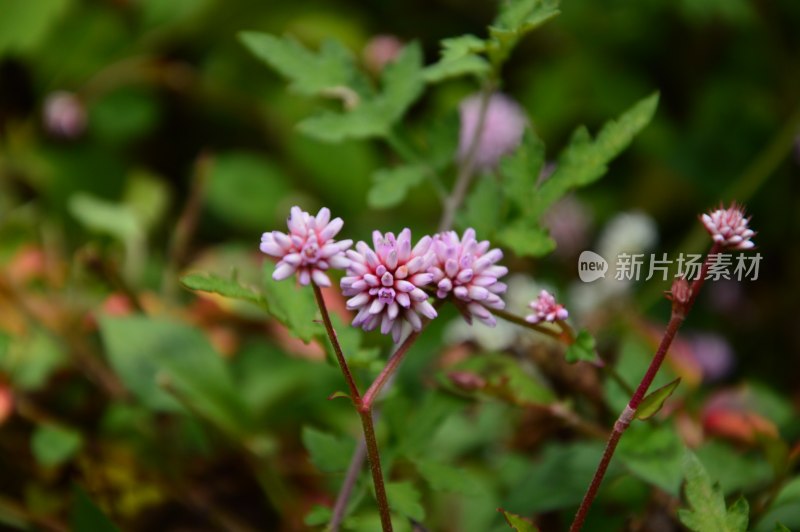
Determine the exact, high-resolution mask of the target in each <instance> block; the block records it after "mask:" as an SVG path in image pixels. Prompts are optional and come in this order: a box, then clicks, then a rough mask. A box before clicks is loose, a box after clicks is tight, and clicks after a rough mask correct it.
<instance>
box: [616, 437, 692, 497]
mask: <svg viewBox="0 0 800 532" xmlns="http://www.w3.org/2000/svg"><path fill="white" fill-rule="evenodd" d="M684 450H685V447H684V445H683V442H682V441H681V439H680V437H679V436H678V433H677V432H676V431H675V429H674V427H673V426H672V425H670V424H666V423H665V424H663V425H654V424H644V423H639V424H636V425H634V426H631V427H630V428H629V429H628V430H627V432H625V437H624V438H622V440H621V441H620V443H619V450H618V452H617V454H618V455H619V460H620V463H622V464H623V465H624V466H625V468H626V469H628V470H629V471H630V472H631V474H633V475H634V476H636V477H637V478H640V479H642V480H644V481H645V482H647V483H648V484H652V485H654V486H658V487H659V488H661V489H662V490H664V491H666V492H667V493H670V494H672V495H675V496H677V495H678V494H679V491H680V486H681V480H682V479H683V475H682V473H681V465H682V463H683V458H684Z"/></svg>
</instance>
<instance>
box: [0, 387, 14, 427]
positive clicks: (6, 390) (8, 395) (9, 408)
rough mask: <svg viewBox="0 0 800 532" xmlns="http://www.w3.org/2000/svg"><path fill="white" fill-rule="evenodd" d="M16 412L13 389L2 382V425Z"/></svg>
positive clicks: (0, 414)
mask: <svg viewBox="0 0 800 532" xmlns="http://www.w3.org/2000/svg"><path fill="white" fill-rule="evenodd" d="M13 411H14V395H13V394H12V392H11V387H10V386H8V385H7V384H4V383H3V382H2V381H1V380H0V425H2V424H3V423H5V421H6V420H7V419H8V418H9V417H10V416H11V414H12V412H13Z"/></svg>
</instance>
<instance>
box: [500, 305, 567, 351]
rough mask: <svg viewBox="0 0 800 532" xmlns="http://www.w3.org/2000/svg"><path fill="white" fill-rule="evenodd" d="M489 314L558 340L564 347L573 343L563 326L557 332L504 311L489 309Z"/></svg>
mask: <svg viewBox="0 0 800 532" xmlns="http://www.w3.org/2000/svg"><path fill="white" fill-rule="evenodd" d="M489 312H491V313H492V314H494V315H495V316H497V317H498V318H500V319H503V320H505V321H507V322H510V323H514V324H516V325H519V326H520V327H525V328H526V329H530V330H532V331H536V332H538V333H541V334H544V335H547V336H549V337H551V338H554V339H556V340H558V341H559V342H563V343H564V344H566V345H570V344H572V343H573V342H574V341H575V338H574V335H572V334H571V333H570V332H567V331H568V330H567V329H564V327H563V326H562V327H561V331H560V332H559V331H557V330H555V329H552V328H550V327H547V326H545V325H541V324H538V323H531V322H529V321H525V318H523V317H522V316H517V315H516V314H512V313H511V312H508V311H505V310H498V309H489ZM565 325H566V324H565ZM567 327H569V326H567ZM570 331H571V329H570Z"/></svg>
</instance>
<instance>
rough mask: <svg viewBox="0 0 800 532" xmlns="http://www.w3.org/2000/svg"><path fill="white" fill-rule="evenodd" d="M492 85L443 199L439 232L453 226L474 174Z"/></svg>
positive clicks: (487, 86)
mask: <svg viewBox="0 0 800 532" xmlns="http://www.w3.org/2000/svg"><path fill="white" fill-rule="evenodd" d="M492 90H493V87H492V84H491V83H486V85H485V86H484V88H483V93H482V94H481V106H480V110H479V111H478V124H477V126H476V127H475V132H474V133H473V135H472V139H471V140H470V143H469V147H468V148H467V153H466V154H465V156H464V159H463V160H462V161H461V164H460V165H459V167H458V175H457V176H456V183H455V185H454V186H453V192H452V194H450V196H448V197H447V198H445V201H444V209H443V211H442V219H441V221H440V222H439V231H440V232H441V231H447V230H449V229H450V228H451V227H452V226H453V221H454V220H455V217H456V211H458V208H459V207H460V206H461V203H462V202H463V201H464V198H465V197H466V195H467V190H469V184H470V181H471V180H472V176H473V174H474V173H475V157H476V156H477V153H478V147H479V146H480V143H481V137H482V136H483V126H484V124H485V122H486V112H487V110H488V109H489V100H490V99H491V97H492Z"/></svg>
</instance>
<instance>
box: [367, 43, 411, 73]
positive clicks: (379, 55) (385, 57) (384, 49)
mask: <svg viewBox="0 0 800 532" xmlns="http://www.w3.org/2000/svg"><path fill="white" fill-rule="evenodd" d="M403 46H404V45H403V41H401V40H400V39H398V38H397V37H395V36H394V35H375V36H374V37H372V38H371V39H370V40H369V41H367V44H366V46H364V51H363V52H362V53H363V57H364V65H365V66H366V67H367V70H369V71H370V72H372V73H373V74H380V73H381V71H382V70H383V69H384V68H385V67H386V65H388V64H389V63H391V62H392V61H394V60H395V58H397V56H398V55H400V52H401V50H402V49H403Z"/></svg>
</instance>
